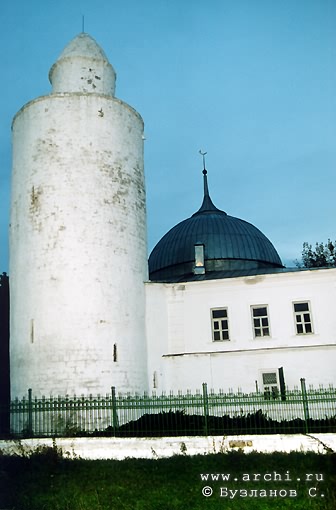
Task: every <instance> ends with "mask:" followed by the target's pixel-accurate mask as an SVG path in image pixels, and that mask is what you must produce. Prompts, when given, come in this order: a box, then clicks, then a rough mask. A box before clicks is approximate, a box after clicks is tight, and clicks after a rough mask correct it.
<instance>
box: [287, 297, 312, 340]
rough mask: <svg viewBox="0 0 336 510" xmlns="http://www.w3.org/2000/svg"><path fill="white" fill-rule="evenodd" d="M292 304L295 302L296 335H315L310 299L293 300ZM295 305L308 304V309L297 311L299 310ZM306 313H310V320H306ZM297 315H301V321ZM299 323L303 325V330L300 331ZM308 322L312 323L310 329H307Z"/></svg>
mask: <svg viewBox="0 0 336 510" xmlns="http://www.w3.org/2000/svg"><path fill="white" fill-rule="evenodd" d="M292 304H293V317H294V329H295V335H296V336H303V335H313V334H314V325H313V318H312V312H311V304H310V301H309V300H305V301H303V300H301V301H293V302H292ZM295 305H308V310H302V311H298V312H297V311H295ZM305 314H309V321H305V319H304V315H305ZM297 317H300V318H301V321H298V320H297ZM299 324H301V325H302V332H299V331H298V326H299ZM308 324H309V325H310V331H306V325H308Z"/></svg>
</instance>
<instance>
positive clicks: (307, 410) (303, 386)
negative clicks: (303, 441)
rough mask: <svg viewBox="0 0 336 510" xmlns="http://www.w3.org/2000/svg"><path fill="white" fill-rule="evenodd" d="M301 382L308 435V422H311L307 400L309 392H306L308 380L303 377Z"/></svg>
mask: <svg viewBox="0 0 336 510" xmlns="http://www.w3.org/2000/svg"><path fill="white" fill-rule="evenodd" d="M300 382H301V392H302V403H303V412H304V419H305V430H306V434H308V432H309V429H308V420H309V407H308V398H307V390H306V379H305V378H304V377H302V378H301V379H300Z"/></svg>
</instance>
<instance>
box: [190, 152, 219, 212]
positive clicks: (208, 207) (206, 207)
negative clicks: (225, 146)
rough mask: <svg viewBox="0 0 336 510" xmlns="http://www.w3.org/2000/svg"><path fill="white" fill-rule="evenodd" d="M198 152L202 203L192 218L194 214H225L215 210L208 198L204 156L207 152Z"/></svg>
mask: <svg viewBox="0 0 336 510" xmlns="http://www.w3.org/2000/svg"><path fill="white" fill-rule="evenodd" d="M198 152H199V154H201V156H202V158H203V171H202V173H203V185H204V196H203V202H202V205H201V207H200V209H199V210H198V211H197V212H196V213H195V214H193V216H195V215H196V214H199V213H205V212H219V213H223V214H226V213H225V212H224V211H221V210H220V209H217V207H216V206H215V205H214V204H213V202H212V200H211V198H210V194H209V187H208V176H207V174H208V171H207V169H206V168H205V156H206V154H207V152H202V150H201V149H200V150H199V151H198Z"/></svg>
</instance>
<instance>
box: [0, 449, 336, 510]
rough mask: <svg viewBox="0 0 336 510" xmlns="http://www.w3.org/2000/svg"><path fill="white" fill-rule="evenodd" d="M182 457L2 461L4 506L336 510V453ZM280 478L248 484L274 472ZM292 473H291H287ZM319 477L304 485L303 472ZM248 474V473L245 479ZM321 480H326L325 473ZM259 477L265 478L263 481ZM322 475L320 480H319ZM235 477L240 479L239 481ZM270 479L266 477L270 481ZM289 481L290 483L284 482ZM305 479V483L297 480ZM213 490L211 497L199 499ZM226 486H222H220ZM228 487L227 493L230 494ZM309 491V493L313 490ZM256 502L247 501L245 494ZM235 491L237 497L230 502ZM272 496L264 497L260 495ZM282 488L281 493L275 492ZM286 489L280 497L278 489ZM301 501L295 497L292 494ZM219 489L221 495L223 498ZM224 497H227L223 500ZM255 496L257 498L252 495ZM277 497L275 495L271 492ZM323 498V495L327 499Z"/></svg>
mask: <svg viewBox="0 0 336 510" xmlns="http://www.w3.org/2000/svg"><path fill="white" fill-rule="evenodd" d="M184 453H185V452H183V451H182V450H181V455H178V456H175V457H172V458H169V459H159V460H145V459H126V460H123V461H115V460H101V461H100V460H96V461H89V460H82V459H74V460H70V459H65V458H63V457H62V456H61V455H60V453H59V451H58V450H57V448H56V447H55V446H54V448H42V449H40V450H39V451H37V452H34V453H31V454H30V455H27V456H26V457H18V456H17V457H5V456H2V457H0V508H1V509H3V508H6V509H10V510H188V509H190V510H214V509H223V508H225V510H233V509H234V510H247V509H249V510H254V509H256V510H257V509H258V510H260V509H263V510H268V509H280V508H281V510H283V509H284V510H286V509H288V508H291V509H302V510H303V509H304V510H316V509H319V510H335V509H336V455H335V454H327V455H318V454H314V453H307V454H304V453H290V454H280V453H274V454H268V455H267V454H257V453H251V454H249V455H245V454H243V453H240V452H229V453H219V454H211V455H205V456H203V455H197V456H194V457H189V456H187V455H184ZM274 472H276V473H277V474H278V477H279V475H280V476H281V477H282V481H279V480H275V479H273V480H270V481H267V480H258V481H253V480H251V479H250V480H249V481H248V480H247V476H246V475H247V474H249V475H250V477H251V475H252V474H254V473H259V474H261V475H262V476H263V475H264V474H270V476H271V477H272V478H275V475H274ZM287 472H289V473H287ZM201 473H203V474H206V473H214V474H216V473H224V474H226V473H230V474H231V477H232V480H231V481H223V480H222V481H210V480H208V481H202V480H201V476H200V474H201ZM308 473H311V474H313V475H315V474H317V475H318V476H317V477H315V476H314V477H313V478H318V481H317V480H313V481H306V480H305V478H306V474H308ZM244 475H245V476H244ZM321 475H322V476H321ZM262 476H261V478H262ZM322 477H323V480H321V478H322ZM235 478H236V479H237V481H235V480H234V479H235ZM268 478H269V476H268ZM285 478H290V479H291V481H286V480H285ZM298 478H300V481H298V480H297V479H298ZM205 486H210V487H211V488H212V490H213V494H212V496H210V497H205V496H203V495H202V489H203V488H204V487H205ZM221 488H222V489H221ZM223 488H226V489H225V490H224V489H223ZM309 488H313V489H312V490H311V496H309V493H308V490H309ZM251 489H252V490H256V491H257V494H258V496H259V497H254V496H253V497H251V496H247V497H243V496H242V494H244V493H241V494H240V493H239V491H240V490H243V491H244V490H246V491H247V494H249V493H250V491H251ZM229 490H232V491H235V490H237V491H238V492H237V493H235V497H233V498H232V497H231V499H230V495H231V496H232V495H233V494H234V492H231V493H229V492H228V491H229ZM262 490H265V491H266V493H267V495H266V496H265V497H260V496H261V494H265V493H261V492H260V491H262ZM272 490H273V491H274V490H276V491H277V496H276V497H275V496H274V495H273V496H271V495H270V491H272ZM280 490H281V491H286V492H287V496H284V494H285V492H282V496H281V495H280V494H279V491H280ZM290 490H292V491H296V493H297V496H295V497H290V496H289V491H290ZM221 491H222V497H221V496H220V493H221ZM225 494H227V496H225ZM252 494H255V492H254V493H252ZM273 494H274V493H273ZM322 494H323V495H324V497H322Z"/></svg>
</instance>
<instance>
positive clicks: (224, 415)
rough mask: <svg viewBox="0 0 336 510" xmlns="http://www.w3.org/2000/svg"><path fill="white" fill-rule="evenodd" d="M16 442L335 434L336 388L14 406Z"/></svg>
mask: <svg viewBox="0 0 336 510" xmlns="http://www.w3.org/2000/svg"><path fill="white" fill-rule="evenodd" d="M9 412H10V434H11V435H12V436H14V437H33V436H35V437H39V436H40V437H41V436H64V437H65V436H90V435H93V436H117V437H160V436H177V435H179V436H180V435H188V436H196V435H228V434H230V435H232V434H279V433H290V434H293V433H310V432H336V389H334V388H333V387H332V386H331V387H329V388H323V387H321V388H320V389H313V388H309V389H308V390H306V386H305V380H304V379H301V388H300V389H294V390H288V389H287V390H286V391H285V392H283V393H282V394H280V395H277V394H276V395H271V394H269V393H261V392H257V393H249V394H246V393H242V392H237V393H233V392H230V393H225V392H223V391H219V392H218V393H214V392H213V391H208V388H207V385H206V384H203V387H202V390H200V391H199V392H196V394H192V393H190V392H187V393H186V394H182V393H181V392H179V393H177V394H174V393H169V394H162V395H159V396H158V395H156V394H152V395H147V394H144V395H116V391H115V388H114V387H113V388H112V389H111V393H110V394H109V395H106V396H105V397H103V396H91V395H90V396H89V397H84V396H82V397H76V396H74V397H69V396H66V397H49V398H45V397H42V398H35V397H33V394H32V390H28V397H27V398H23V399H22V400H18V399H16V400H14V401H12V402H11V403H10V410H9Z"/></svg>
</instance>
